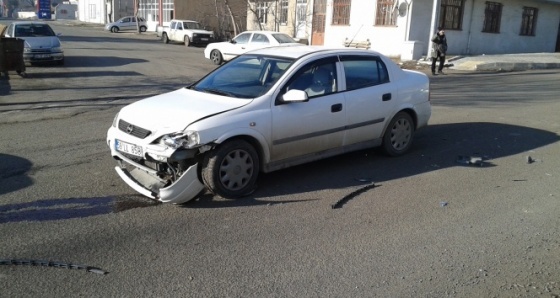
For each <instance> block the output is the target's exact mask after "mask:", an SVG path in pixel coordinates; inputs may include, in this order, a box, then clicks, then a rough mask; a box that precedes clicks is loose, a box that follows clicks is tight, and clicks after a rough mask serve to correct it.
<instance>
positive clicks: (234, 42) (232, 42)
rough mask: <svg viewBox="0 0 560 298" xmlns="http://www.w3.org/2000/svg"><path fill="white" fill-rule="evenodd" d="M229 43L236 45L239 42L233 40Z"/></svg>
mask: <svg viewBox="0 0 560 298" xmlns="http://www.w3.org/2000/svg"><path fill="white" fill-rule="evenodd" d="M229 43H231V44H236V43H237V41H235V39H232V40H230V41H229Z"/></svg>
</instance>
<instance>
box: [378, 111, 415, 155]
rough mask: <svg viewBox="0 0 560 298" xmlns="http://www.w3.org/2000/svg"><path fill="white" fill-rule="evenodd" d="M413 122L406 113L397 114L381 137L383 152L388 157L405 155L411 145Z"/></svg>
mask: <svg viewBox="0 0 560 298" xmlns="http://www.w3.org/2000/svg"><path fill="white" fill-rule="evenodd" d="M413 136H414V121H412V117H410V115H409V114H408V113H406V112H398V113H397V114H396V115H395V117H393V119H391V123H389V126H388V127H387V130H386V131H385V134H384V135H383V151H385V153H387V154H388V155H390V156H400V155H403V154H405V153H406V152H407V151H408V149H410V146H411V145H412V138H413Z"/></svg>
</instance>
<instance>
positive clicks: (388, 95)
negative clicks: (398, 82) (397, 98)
mask: <svg viewBox="0 0 560 298" xmlns="http://www.w3.org/2000/svg"><path fill="white" fill-rule="evenodd" d="M381 100H383V101H388V100H391V93H385V94H383V97H381Z"/></svg>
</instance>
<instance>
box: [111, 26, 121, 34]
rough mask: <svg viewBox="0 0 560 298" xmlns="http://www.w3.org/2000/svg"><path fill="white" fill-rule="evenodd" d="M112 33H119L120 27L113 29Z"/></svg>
mask: <svg viewBox="0 0 560 298" xmlns="http://www.w3.org/2000/svg"><path fill="white" fill-rule="evenodd" d="M111 32H113V33H117V32H119V27H117V26H113V27H111Z"/></svg>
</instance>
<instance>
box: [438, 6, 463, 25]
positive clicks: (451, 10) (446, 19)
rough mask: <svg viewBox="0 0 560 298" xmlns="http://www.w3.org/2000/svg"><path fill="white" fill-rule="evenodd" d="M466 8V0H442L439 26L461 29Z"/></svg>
mask: <svg viewBox="0 0 560 298" xmlns="http://www.w3.org/2000/svg"><path fill="white" fill-rule="evenodd" d="M464 8H465V0H441V6H440V14H439V22H438V27H442V28H444V29H450V30H461V29H462V28H463V11H464Z"/></svg>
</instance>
